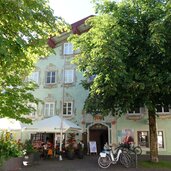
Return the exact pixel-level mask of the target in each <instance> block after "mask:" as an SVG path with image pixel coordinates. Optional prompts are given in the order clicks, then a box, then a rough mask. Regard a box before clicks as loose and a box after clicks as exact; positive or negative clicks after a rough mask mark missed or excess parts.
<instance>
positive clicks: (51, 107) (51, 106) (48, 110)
mask: <svg viewBox="0 0 171 171" xmlns="http://www.w3.org/2000/svg"><path fill="white" fill-rule="evenodd" d="M54 114H55V102H45V106H44V116H45V117H49V116H54Z"/></svg>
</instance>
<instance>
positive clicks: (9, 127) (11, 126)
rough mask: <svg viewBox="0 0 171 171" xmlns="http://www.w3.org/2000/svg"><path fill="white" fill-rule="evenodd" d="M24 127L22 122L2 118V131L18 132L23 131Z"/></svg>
mask: <svg viewBox="0 0 171 171" xmlns="http://www.w3.org/2000/svg"><path fill="white" fill-rule="evenodd" d="M22 128H23V125H22V123H21V122H20V121H17V120H15V119H11V118H0V130H2V131H4V130H6V131H16V130H22Z"/></svg>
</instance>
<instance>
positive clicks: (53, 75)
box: [46, 71, 56, 84]
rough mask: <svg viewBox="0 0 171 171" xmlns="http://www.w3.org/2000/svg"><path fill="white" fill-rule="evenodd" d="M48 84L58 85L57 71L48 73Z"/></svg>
mask: <svg viewBox="0 0 171 171" xmlns="http://www.w3.org/2000/svg"><path fill="white" fill-rule="evenodd" d="M46 83H47V84H54V83H56V72H55V71H49V72H47V73H46Z"/></svg>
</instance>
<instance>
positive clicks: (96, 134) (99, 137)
mask: <svg viewBox="0 0 171 171" xmlns="http://www.w3.org/2000/svg"><path fill="white" fill-rule="evenodd" d="M89 141H96V144H97V152H98V153H99V152H101V151H102V150H103V147H104V144H105V143H106V142H107V143H108V128H107V126H105V125H103V124H99V123H98V124H95V125H93V126H91V127H90V128H89Z"/></svg>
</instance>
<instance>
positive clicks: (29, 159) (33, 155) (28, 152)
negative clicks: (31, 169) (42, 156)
mask: <svg viewBox="0 0 171 171" xmlns="http://www.w3.org/2000/svg"><path fill="white" fill-rule="evenodd" d="M23 146H24V150H25V156H24V163H25V164H24V165H26V166H27V165H32V164H33V163H34V162H35V161H37V160H38V157H37V155H39V154H37V150H36V149H35V148H34V147H33V145H32V143H31V140H26V141H25V143H24V145H23Z"/></svg>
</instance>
